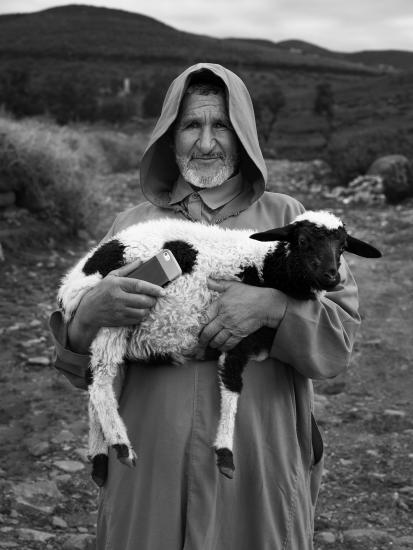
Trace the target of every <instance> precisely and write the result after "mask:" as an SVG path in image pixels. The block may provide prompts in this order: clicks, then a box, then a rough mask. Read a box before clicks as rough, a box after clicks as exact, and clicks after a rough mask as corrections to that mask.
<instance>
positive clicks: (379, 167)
mask: <svg viewBox="0 0 413 550" xmlns="http://www.w3.org/2000/svg"><path fill="white" fill-rule="evenodd" d="M367 174H368V175H372V176H381V177H382V179H383V192H384V195H385V196H386V200H387V202H388V203H389V204H396V203H398V202H400V201H402V200H404V199H406V198H408V197H411V196H413V167H412V165H411V163H410V161H409V159H407V158H406V157H405V156H403V155H386V156H383V157H380V158H378V159H376V160H375V161H374V162H373V164H372V165H371V166H370V168H369V169H368V171H367Z"/></svg>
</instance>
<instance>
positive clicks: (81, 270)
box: [58, 211, 381, 486]
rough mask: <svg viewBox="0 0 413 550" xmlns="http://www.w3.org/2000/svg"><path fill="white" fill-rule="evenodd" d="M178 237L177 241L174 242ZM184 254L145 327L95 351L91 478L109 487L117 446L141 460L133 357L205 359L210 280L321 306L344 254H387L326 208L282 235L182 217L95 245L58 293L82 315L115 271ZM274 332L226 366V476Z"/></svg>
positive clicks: (228, 358) (104, 334)
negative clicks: (130, 409) (248, 382)
mask: <svg viewBox="0 0 413 550" xmlns="http://www.w3.org/2000/svg"><path fill="white" fill-rule="evenodd" d="M171 237H172V238H171ZM164 248H166V249H169V250H171V251H172V253H173V254H174V255H175V257H176V259H177V261H178V263H179V264H180V267H181V269H182V275H181V276H180V277H178V278H177V279H176V280H174V281H172V282H171V283H169V284H168V285H167V286H166V287H165V296H163V297H160V298H159V299H158V301H157V303H156V305H155V306H154V307H153V308H152V309H151V311H150V314H149V315H148V317H147V318H146V319H145V320H143V321H142V322H141V324H140V325H139V326H132V327H111V328H105V327H103V328H101V329H100V331H99V333H98V334H97V336H96V337H95V339H94V341H93V342H92V344H91V348H90V351H91V360H90V370H91V373H92V376H93V380H92V382H91V384H90V386H89V421H90V431H89V456H90V458H91V461H92V464H93V466H92V478H93V479H94V481H95V482H96V483H97V484H98V485H99V486H102V485H103V484H104V482H105V479H106V475H107V461H108V448H109V446H111V447H113V448H114V449H115V450H116V452H117V457H118V459H119V460H120V461H121V462H122V463H124V464H126V465H128V466H131V467H133V466H135V464H136V458H137V456H136V454H135V451H134V449H133V448H132V445H131V443H130V441H129V438H128V435H127V431H126V427H125V425H124V423H123V421H122V419H121V418H120V415H119V413H118V410H117V409H118V403H117V401H118V398H119V395H120V390H121V388H122V384H123V380H124V375H125V360H138V361H141V362H142V361H144V362H148V363H150V362H158V363H159V362H172V363H174V364H175V365H182V364H183V363H185V361H186V360H187V359H188V358H189V357H193V356H196V357H198V358H202V357H203V356H205V353H206V352H208V350H205V349H201V347H200V344H199V342H198V335H199V333H200V331H201V329H202V326H203V325H202V320H203V314H204V313H205V312H206V310H207V308H208V306H209V305H210V304H211V302H212V301H213V300H214V299H215V298H216V296H217V293H215V292H213V291H211V290H209V288H208V286H207V278H208V277H212V278H216V279H227V280H235V281H241V282H243V283H246V284H249V285H255V286H265V287H271V288H275V289H278V290H281V291H283V292H285V293H286V294H288V295H289V296H291V297H293V298H295V299H299V300H309V299H311V300H315V299H318V298H319V297H320V295H321V294H322V293H323V292H325V291H329V290H332V289H333V288H334V287H336V286H337V284H338V283H339V282H340V274H339V267H340V258H341V254H342V253H343V252H344V251H347V252H352V253H354V254H357V255H359V256H364V257H367V258H377V257H380V256H381V253H380V252H379V251H378V250H377V249H376V248H374V247H373V246H371V245H369V244H367V243H365V242H363V241H361V240H359V239H356V238H354V237H352V236H350V235H349V234H348V233H347V231H346V229H345V226H344V224H343V222H342V221H341V220H340V219H339V218H337V217H336V216H335V215H333V214H331V213H329V212H324V211H307V212H305V213H304V214H301V215H299V216H298V217H297V218H295V220H294V221H293V222H292V223H290V224H288V225H286V226H284V227H280V228H274V229H270V230H269V231H264V232H260V233H254V232H253V231H252V230H251V231H249V230H229V229H222V228H220V227H217V226H207V225H204V224H201V223H193V222H189V221H186V220H185V221H183V220H172V219H167V218H165V219H160V220H155V221H149V222H144V223H138V224H136V225H133V226H131V227H129V228H127V229H125V230H123V231H121V232H120V233H118V234H117V235H115V236H114V237H112V238H111V239H110V240H109V241H107V242H105V243H103V244H101V245H99V246H97V247H95V248H94V249H93V250H91V251H90V252H89V253H88V254H87V255H86V256H85V257H84V258H82V259H81V260H80V261H79V262H78V264H77V265H76V266H75V267H74V268H73V269H72V270H71V271H70V272H69V273H68V274H67V275H66V276H65V277H64V279H63V281H62V285H61V287H60V289H59V293H58V301H59V305H60V307H61V308H62V310H63V312H64V315H65V319H66V320H67V321H69V320H70V319H71V317H72V316H73V315H74V313H75V311H76V309H77V307H78V304H79V302H80V300H81V299H82V297H83V296H84V294H85V293H86V292H88V290H89V289H91V288H92V287H94V286H95V285H96V284H97V283H98V282H99V281H100V280H101V279H102V278H103V277H105V276H106V275H107V274H108V273H109V272H110V271H112V270H114V269H116V268H119V267H121V266H122V265H125V264H127V263H130V262H132V261H134V260H136V259H141V260H142V261H146V260H148V259H149V258H150V257H152V256H153V255H154V254H156V253H157V252H159V251H160V250H161V249H164ZM274 335H275V331H274V330H273V329H271V328H268V327H263V328H261V329H260V330H258V331H256V332H255V333H254V334H251V335H250V336H248V337H247V338H245V339H244V340H242V341H241V342H240V343H239V344H238V345H237V346H236V347H235V348H234V349H232V350H230V351H228V352H223V353H221V354H220V355H219V359H218V380H219V387H220V391H221V414H220V420H219V425H218V430H217V434H216V439H215V442H214V447H215V452H216V455H217V465H218V468H219V470H220V472H221V473H222V474H223V475H224V476H226V477H228V478H232V477H233V472H234V470H235V467H234V461H233V452H232V448H233V435H234V425H235V416H236V410H237V403H238V398H239V395H240V393H241V390H242V372H243V369H244V367H245V365H246V364H247V362H248V361H249V360H250V359H251V358H257V359H258V360H260V359H261V360H262V359H263V358H264V357H265V356H268V350H269V349H270V347H271V344H272V341H273V339H274Z"/></svg>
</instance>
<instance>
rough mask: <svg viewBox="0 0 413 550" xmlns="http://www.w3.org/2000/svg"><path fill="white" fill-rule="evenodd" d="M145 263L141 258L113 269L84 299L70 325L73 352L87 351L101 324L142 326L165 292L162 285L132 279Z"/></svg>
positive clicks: (109, 325)
mask: <svg viewBox="0 0 413 550" xmlns="http://www.w3.org/2000/svg"><path fill="white" fill-rule="evenodd" d="M141 263H142V262H141V261H140V260H137V261H135V262H132V263H131V264H128V265H126V266H123V267H121V268H119V269H116V270H113V271H111V272H110V273H109V274H108V275H106V277H104V278H103V279H102V280H101V281H100V282H99V283H98V284H97V285H96V286H95V287H93V288H92V289H91V290H90V291H89V292H87V293H86V294H85V296H84V297H83V298H82V300H81V302H80V304H79V307H78V309H77V311H76V314H75V316H74V318H73V319H72V321H71V322H70V324H69V329H68V337H69V342H70V347H71V349H72V350H73V351H78V352H79V353H86V352H87V351H88V349H89V346H90V344H91V342H92V340H93V339H94V337H95V336H96V334H97V333H98V331H99V329H100V328H101V327H119V326H129V325H138V324H139V323H140V322H141V321H142V320H143V319H144V318H145V317H146V316H147V315H148V313H149V310H150V308H152V307H153V306H154V305H155V304H156V300H157V298H159V296H162V295H163V294H164V290H163V288H162V287H160V286H158V285H154V284H151V283H148V282H146V281H140V280H138V279H133V278H128V277H127V275H128V274H129V273H131V272H132V271H133V270H134V269H136V268H137V267H138V266H139V265H140V264H141Z"/></svg>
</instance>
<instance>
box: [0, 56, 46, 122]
mask: <svg viewBox="0 0 413 550" xmlns="http://www.w3.org/2000/svg"><path fill="white" fill-rule="evenodd" d="M1 104H3V105H4V106H5V107H6V109H7V110H8V111H10V112H11V113H13V114H14V115H15V116H16V117H24V116H30V115H35V114H38V113H39V112H41V106H40V105H39V96H38V94H36V92H35V91H34V90H33V89H32V86H31V76H30V72H29V71H28V70H26V69H24V68H15V67H9V68H6V69H5V70H4V71H3V72H2V73H1V74H0V105H1Z"/></svg>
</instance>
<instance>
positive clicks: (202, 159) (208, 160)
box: [191, 155, 223, 162]
mask: <svg viewBox="0 0 413 550" xmlns="http://www.w3.org/2000/svg"><path fill="white" fill-rule="evenodd" d="M222 158H223V157H222V155H214V156H208V157H199V156H194V157H191V160H200V161H205V162H211V161H213V160H222Z"/></svg>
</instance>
